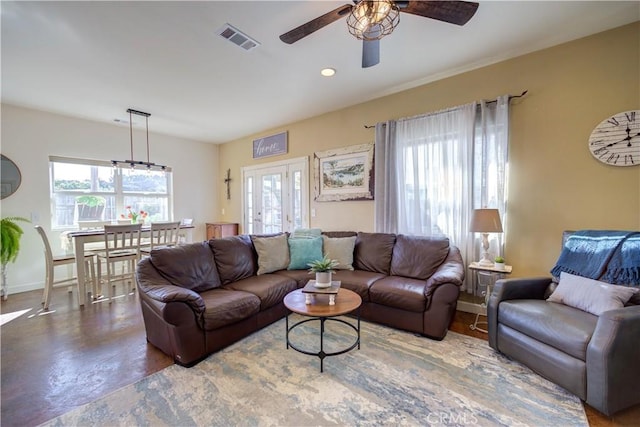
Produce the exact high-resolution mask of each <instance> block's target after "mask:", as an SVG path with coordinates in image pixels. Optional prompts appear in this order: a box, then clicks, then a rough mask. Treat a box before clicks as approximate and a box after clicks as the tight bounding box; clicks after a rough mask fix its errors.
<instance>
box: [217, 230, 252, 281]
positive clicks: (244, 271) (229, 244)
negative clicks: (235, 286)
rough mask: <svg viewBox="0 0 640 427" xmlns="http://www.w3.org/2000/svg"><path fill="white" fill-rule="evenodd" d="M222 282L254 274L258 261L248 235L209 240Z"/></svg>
mask: <svg viewBox="0 0 640 427" xmlns="http://www.w3.org/2000/svg"><path fill="white" fill-rule="evenodd" d="M209 246H211V249H213V255H214V259H215V261H216V266H217V267H218V274H219V275H220V280H221V281H222V284H223V285H224V284H227V283H231V282H235V281H236V280H242V279H244V278H245V277H249V276H253V275H254V274H256V271H257V270H258V262H257V259H256V258H257V257H256V255H255V252H254V250H253V244H252V243H251V238H250V237H249V236H247V235H240V236H230V237H224V238H222V239H211V240H209Z"/></svg>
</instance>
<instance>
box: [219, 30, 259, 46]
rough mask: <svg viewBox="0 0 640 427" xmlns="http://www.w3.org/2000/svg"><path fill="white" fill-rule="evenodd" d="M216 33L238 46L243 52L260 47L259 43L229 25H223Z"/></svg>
mask: <svg viewBox="0 0 640 427" xmlns="http://www.w3.org/2000/svg"><path fill="white" fill-rule="evenodd" d="M217 33H218V34H219V35H220V36H222V37H224V38H225V39H227V40H229V41H230V42H232V43H233V44H236V45H238V46H240V47H241V48H243V49H244V50H252V49H253V48H256V47H258V46H260V43H258V42H257V41H256V40H254V39H252V38H251V37H249V36H248V35H246V34H245V33H243V32H242V31H240V30H238V29H237V28H235V27H234V26H233V25H230V24H224V26H223V27H222V28H220V29H219V30H218V31H217Z"/></svg>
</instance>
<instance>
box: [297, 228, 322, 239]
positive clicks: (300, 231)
mask: <svg viewBox="0 0 640 427" xmlns="http://www.w3.org/2000/svg"><path fill="white" fill-rule="evenodd" d="M321 235H322V230H321V229H320V228H296V229H295V230H293V233H291V238H293V239H314V238H316V237H320V236H321Z"/></svg>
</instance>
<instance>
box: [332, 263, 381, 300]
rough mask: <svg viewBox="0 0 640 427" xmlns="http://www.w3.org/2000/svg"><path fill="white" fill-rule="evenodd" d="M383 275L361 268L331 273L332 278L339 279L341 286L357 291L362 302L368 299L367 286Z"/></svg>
mask: <svg viewBox="0 0 640 427" xmlns="http://www.w3.org/2000/svg"><path fill="white" fill-rule="evenodd" d="M384 277H385V275H384V274H382V273H372V272H370V271H363V270H338V271H336V272H335V273H333V280H339V281H340V282H341V284H340V286H341V287H343V288H345V289H349V290H350V291H353V292H355V293H357V294H358V295H360V298H362V301H364V302H368V301H370V299H369V287H370V286H371V285H373V284H374V283H375V282H376V281H378V280H380V279H383V278H384Z"/></svg>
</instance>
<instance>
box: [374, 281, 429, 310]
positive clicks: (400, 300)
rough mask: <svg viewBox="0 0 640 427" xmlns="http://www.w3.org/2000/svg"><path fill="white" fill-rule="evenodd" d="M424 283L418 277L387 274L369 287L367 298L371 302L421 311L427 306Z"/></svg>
mask: <svg viewBox="0 0 640 427" xmlns="http://www.w3.org/2000/svg"><path fill="white" fill-rule="evenodd" d="M426 285H427V283H426V282H425V281H424V280H420V279H411V278H408V277H399V276H388V277H385V278H384V279H380V280H378V281H376V282H375V283H373V284H372V285H371V287H369V298H370V299H371V302H373V303H377V304H381V305H386V306H388V307H395V308H400V309H402V310H407V311H414V312H418V313H422V312H424V311H425V309H426V306H427V298H426V296H425V294H424V288H425V286H426Z"/></svg>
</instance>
